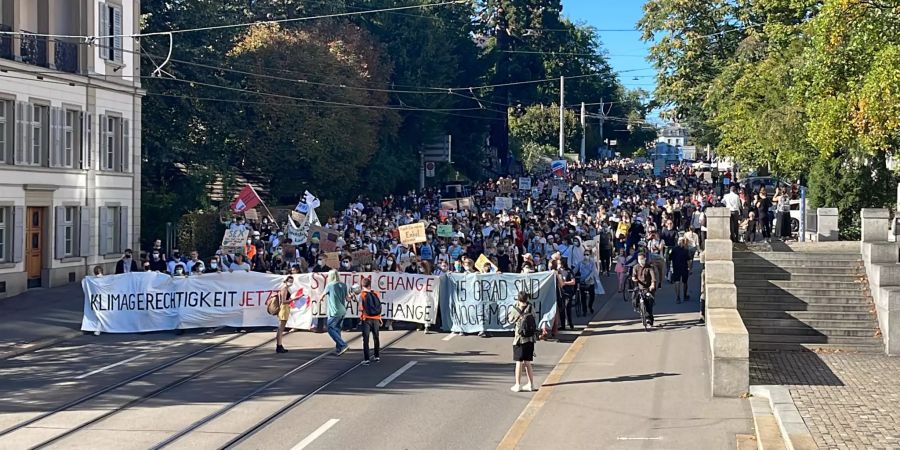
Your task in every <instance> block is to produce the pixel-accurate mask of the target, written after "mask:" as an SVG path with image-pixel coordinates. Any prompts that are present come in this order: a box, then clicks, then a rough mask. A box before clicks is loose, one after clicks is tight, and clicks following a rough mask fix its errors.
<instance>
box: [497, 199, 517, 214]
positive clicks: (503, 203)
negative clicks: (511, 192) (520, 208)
mask: <svg viewBox="0 0 900 450" xmlns="http://www.w3.org/2000/svg"><path fill="white" fill-rule="evenodd" d="M512 207H513V200H512V198H511V197H497V198H495V199H494V208H495V209H505V210H507V211H509V210H510V209H512Z"/></svg>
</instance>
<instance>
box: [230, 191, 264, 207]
mask: <svg viewBox="0 0 900 450" xmlns="http://www.w3.org/2000/svg"><path fill="white" fill-rule="evenodd" d="M260 202H262V200H261V199H260V198H259V195H256V191H255V190H254V189H253V186H250V185H249V184H247V185H245V186H244V188H243V189H241V193H240V194H238V197H237V198H236V199H235V200H234V203H232V204H231V210H232V211H234V212H236V213H240V212H244V211H246V210H248V209H251V208H253V207H255V206H256V205H258V204H259V203H260Z"/></svg>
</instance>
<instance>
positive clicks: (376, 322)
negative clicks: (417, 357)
mask: <svg viewBox="0 0 900 450" xmlns="http://www.w3.org/2000/svg"><path fill="white" fill-rule="evenodd" d="M360 284H361V285H362V286H361V287H362V289H361V292H360V294H359V299H360V301H359V303H360V308H359V318H360V320H362V336H363V364H364V365H368V364H369V361H370V359H369V334H370V333H371V335H372V343H373V344H374V345H375V348H374V352H375V355H374V356H375V357H374V359H373V361H375V362H378V361H381V342H380V341H379V339H378V329H379V328H380V327H381V299H379V298H378V294H376V293H375V292H374V291H373V290H372V278H370V277H364V278H363V279H362V280H361V281H360Z"/></svg>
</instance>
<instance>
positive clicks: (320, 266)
mask: <svg viewBox="0 0 900 450" xmlns="http://www.w3.org/2000/svg"><path fill="white" fill-rule="evenodd" d="M330 270H331V267H328V265H327V264H325V256H324V255H318V257H317V258H316V265H314V266H313V267H312V272H313V273H322V272H328V271H330Z"/></svg>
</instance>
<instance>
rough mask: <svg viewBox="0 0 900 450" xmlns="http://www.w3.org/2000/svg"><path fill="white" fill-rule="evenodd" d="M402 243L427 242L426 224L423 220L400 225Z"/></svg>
mask: <svg viewBox="0 0 900 450" xmlns="http://www.w3.org/2000/svg"><path fill="white" fill-rule="evenodd" d="M398 231H399V232H400V243H401V244H418V243H420V242H425V240H426V239H425V224H424V223H422V222H416V223H411V224H409V225H400V227H399V228H398Z"/></svg>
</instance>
